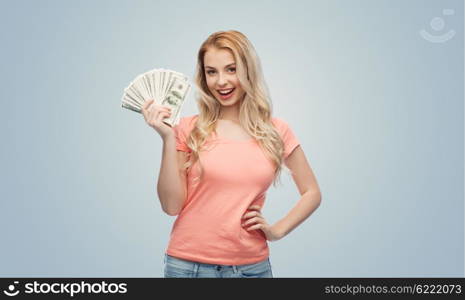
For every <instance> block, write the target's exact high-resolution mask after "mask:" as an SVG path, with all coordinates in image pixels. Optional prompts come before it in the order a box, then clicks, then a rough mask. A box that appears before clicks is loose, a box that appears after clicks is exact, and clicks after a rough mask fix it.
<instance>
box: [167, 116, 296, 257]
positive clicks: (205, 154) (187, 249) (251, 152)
mask: <svg viewBox="0 0 465 300" xmlns="http://www.w3.org/2000/svg"><path fill="white" fill-rule="evenodd" d="M197 117H198V115H193V116H189V117H184V118H181V119H180V122H179V124H178V125H176V126H175V127H173V129H174V131H175V134H176V149H177V150H180V151H184V152H191V149H189V148H188V146H187V145H186V138H187V137H188V136H189V133H190V131H191V130H192V129H193V128H194V127H195V121H196V120H197ZM272 123H273V124H274V126H275V128H276V129H277V131H278V132H279V134H280V136H281V138H282V139H283V142H284V145H285V151H284V155H283V157H284V158H286V157H287V156H288V155H289V154H290V153H291V152H292V151H293V150H294V149H295V148H296V147H297V146H298V145H299V141H298V140H297V138H296V137H295V135H294V133H293V132H292V130H291V128H290V127H289V126H288V125H287V123H286V122H284V121H283V120H281V119H279V118H272ZM205 146H206V148H207V150H206V151H202V152H201V153H200V154H199V156H200V160H201V162H202V167H203V172H204V173H203V178H202V180H201V181H200V182H194V181H193V179H194V178H195V177H197V176H199V174H200V173H199V170H198V162H196V163H195V164H194V165H193V166H192V167H191V169H190V170H189V172H188V174H187V199H186V200H185V202H184V206H183V208H182V210H181V212H180V213H179V215H178V216H177V218H176V221H175V222H174V224H173V228H172V230H171V237H170V241H169V245H168V248H167V250H166V253H167V254H169V255H171V256H174V257H178V258H181V259H185V260H191V261H196V262H200V263H207V264H222V265H242V264H252V263H257V262H260V261H262V260H264V259H266V258H267V257H268V255H269V249H268V244H267V240H266V237H265V235H264V233H263V232H262V231H261V230H260V229H258V230H252V231H246V229H245V228H243V227H242V226H241V221H242V220H241V218H242V216H243V215H244V214H245V213H246V211H247V208H248V207H249V206H251V205H252V204H258V205H260V206H261V207H263V204H264V201H265V198H266V191H267V189H268V187H269V186H270V185H271V184H272V183H273V175H274V168H273V164H272V163H271V162H270V161H269V160H268V159H267V158H266V156H265V154H264V152H263V151H262V149H261V148H260V146H259V145H258V143H257V142H256V141H255V140H254V139H248V140H242V141H239V140H230V139H225V138H221V137H217V136H216V135H214V136H213V137H209V139H207V141H206V144H205ZM195 184H197V186H195Z"/></svg>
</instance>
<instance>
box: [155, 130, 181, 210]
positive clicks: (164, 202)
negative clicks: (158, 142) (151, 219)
mask: <svg viewBox="0 0 465 300" xmlns="http://www.w3.org/2000/svg"><path fill="white" fill-rule="evenodd" d="M180 176H181V173H180V172H179V166H178V159H177V150H176V138H175V136H174V135H170V136H168V137H165V138H164V139H163V151H162V159H161V165H160V174H159V176H158V184H157V192H158V198H159V199H160V203H161V206H162V209H163V211H164V212H165V213H167V214H168V215H170V216H175V215H177V214H178V213H179V211H180V210H181V208H182V206H183V203H184V199H185V188H184V187H183V186H182V181H181V177H180Z"/></svg>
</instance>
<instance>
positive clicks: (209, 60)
mask: <svg viewBox="0 0 465 300" xmlns="http://www.w3.org/2000/svg"><path fill="white" fill-rule="evenodd" d="M231 63H235V60H234V56H233V55H232V53H231V50H228V49H217V48H210V49H208V50H207V52H205V56H204V64H205V66H210V67H223V66H226V65H229V64H231Z"/></svg>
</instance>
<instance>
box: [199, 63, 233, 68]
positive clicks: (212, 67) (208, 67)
mask: <svg viewBox="0 0 465 300" xmlns="http://www.w3.org/2000/svg"><path fill="white" fill-rule="evenodd" d="M235 64H236V63H230V64H228V65H226V66H225V68H227V67H229V66H232V65H235ZM205 68H210V69H215V68H213V67H210V66H205Z"/></svg>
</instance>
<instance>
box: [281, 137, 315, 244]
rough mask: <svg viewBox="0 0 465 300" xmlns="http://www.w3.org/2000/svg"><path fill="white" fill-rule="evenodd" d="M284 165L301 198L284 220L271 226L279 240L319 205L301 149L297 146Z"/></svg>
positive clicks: (311, 174) (313, 177)
mask: <svg viewBox="0 0 465 300" xmlns="http://www.w3.org/2000/svg"><path fill="white" fill-rule="evenodd" d="M284 163H285V164H286V166H287V167H288V168H289V169H290V170H291V172H292V178H293V179H294V182H295V184H296V185H297V188H298V189H299V193H300V195H301V198H300V200H299V201H298V202H297V204H296V205H295V206H294V207H293V208H292V209H291V210H290V211H289V213H288V214H287V215H286V216H285V217H284V218H282V219H281V220H279V221H278V222H276V223H275V224H274V225H273V226H272V227H273V231H275V232H276V233H277V234H278V236H279V237H280V238H282V237H284V236H286V235H287V234H288V233H289V232H291V231H292V230H294V228H296V227H297V226H298V225H299V224H300V223H302V222H303V221H304V220H305V219H307V218H308V217H309V216H310V215H311V214H312V213H313V212H314V211H315V210H316V209H317V208H318V206H320V203H321V192H320V188H319V186H318V183H317V180H316V178H315V175H314V174H313V172H312V169H311V168H310V165H309V163H308V161H307V158H306V157H305V153H304V151H303V150H302V148H301V147H300V146H297V147H296V148H295V149H294V151H292V153H291V154H290V155H289V156H288V157H287V158H286V160H285V161H284Z"/></svg>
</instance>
